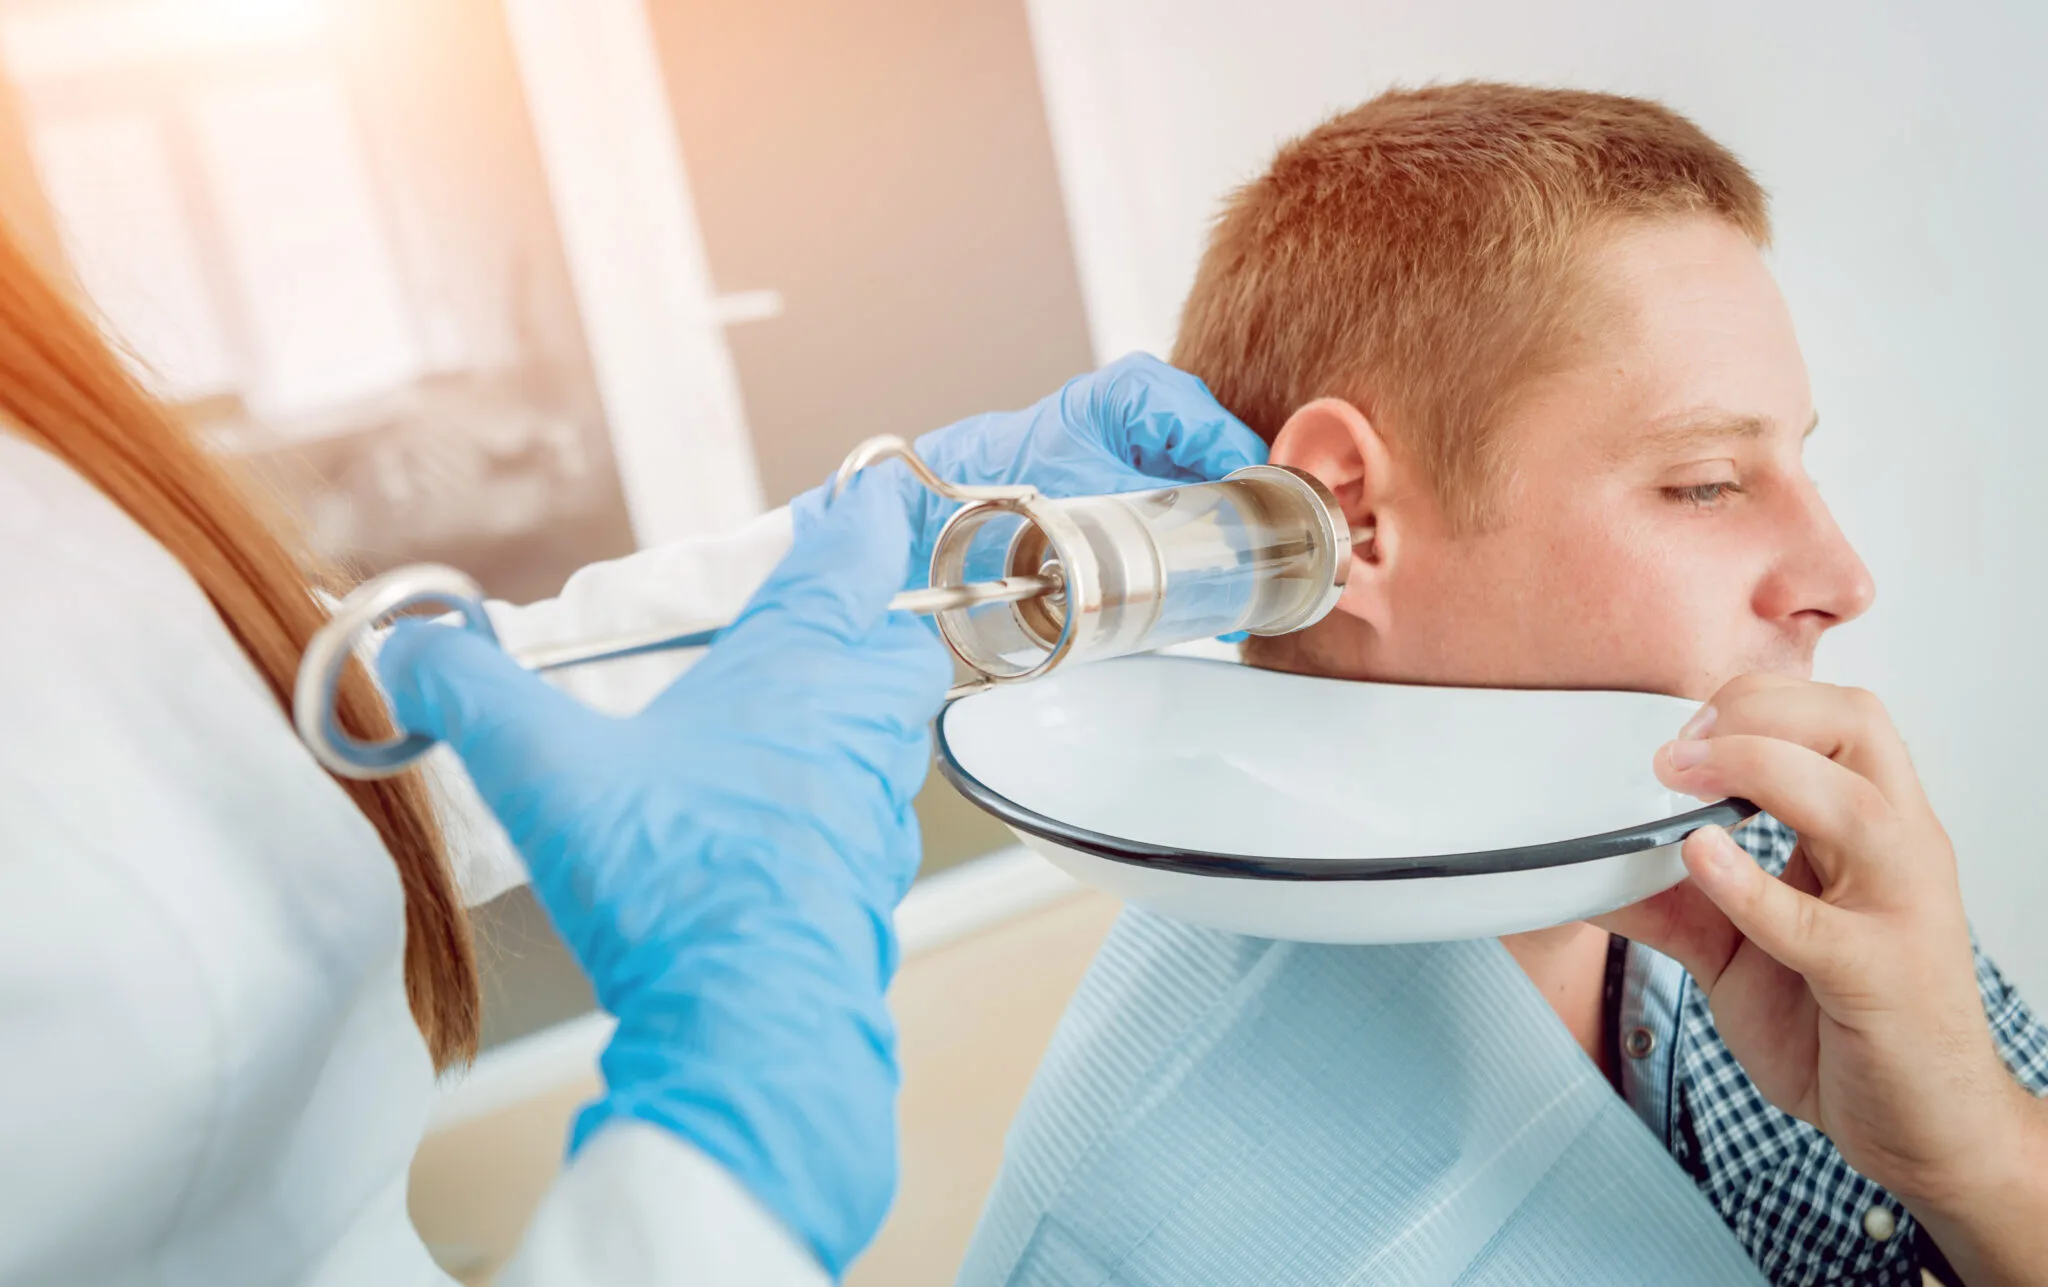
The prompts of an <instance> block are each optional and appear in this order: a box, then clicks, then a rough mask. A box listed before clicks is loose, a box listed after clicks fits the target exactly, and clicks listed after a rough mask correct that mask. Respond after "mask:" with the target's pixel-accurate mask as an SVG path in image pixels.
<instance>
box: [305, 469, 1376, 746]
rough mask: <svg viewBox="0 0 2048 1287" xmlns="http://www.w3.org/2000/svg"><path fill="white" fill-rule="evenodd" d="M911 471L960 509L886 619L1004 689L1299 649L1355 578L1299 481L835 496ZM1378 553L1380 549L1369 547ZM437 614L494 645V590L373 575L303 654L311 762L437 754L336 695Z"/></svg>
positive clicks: (540, 659)
mask: <svg viewBox="0 0 2048 1287" xmlns="http://www.w3.org/2000/svg"><path fill="white" fill-rule="evenodd" d="M888 460H900V461H902V462H903V463H904V464H905V465H906V466H907V467H908V468H909V469H910V471H911V473H912V474H913V475H914V476H915V477H916V478H917V480H918V482H919V483H921V484H922V485H924V486H925V487H927V488H929V489H930V490H931V491H933V492H935V493H937V494H938V495H939V496H942V497H944V498H946V499H948V500H952V501H958V502H961V504H962V508H961V509H960V510H958V511H957V512H955V513H954V515H953V516H952V518H951V519H949V520H948V521H947V523H946V525H945V526H944V527H943V528H941V529H940V532H939V536H938V540H937V542H936V544H935V546H934V549H933V553H932V561H931V569H930V585H929V586H928V588H925V589H918V590H906V591H904V592H903V593H901V594H898V595H897V596H896V597H895V598H894V599H892V600H890V604H889V606H890V608H891V609H892V610H895V611H900V612H913V613H918V614H921V615H926V616H930V617H932V618H934V619H935V621H936V624H937V626H938V629H939V634H940V636H941V637H942V638H943V639H944V640H945V642H946V646H947V647H948V648H950V649H951V650H952V652H953V655H954V656H956V657H957V658H959V659H960V661H961V662H962V663H963V664H964V665H966V666H967V667H968V668H969V669H970V670H972V671H973V672H974V674H975V676H976V678H975V679H974V680H973V681H971V682H969V683H967V684H964V685H961V686H959V687H957V688H955V689H954V690H953V692H952V693H951V694H950V695H951V696H961V695H964V694H965V693H969V692H973V691H976V690H978V689H981V688H985V687H987V686H989V685H991V684H1001V683H1013V682H1017V681H1020V680H1028V679H1034V678H1037V677H1038V676H1041V675H1044V674H1046V673H1048V672H1050V671H1052V670H1053V669H1055V668H1057V667H1059V666H1061V665H1065V664H1068V663H1072V662H1077V661H1099V660H1104V659H1106V658H1110V657H1121V656H1125V655H1128V654H1130V653H1135V652H1145V651H1148V650H1151V649H1155V648H1163V647H1166V646H1168V645H1170V644H1176V643H1186V642H1188V641H1190V640H1195V639H1206V638H1213V637H1215V636H1218V635H1226V634H1231V633H1234V632H1237V631H1246V632H1248V633H1251V634H1256V635H1278V634H1287V633H1289V632H1291V631H1295V630H1300V629H1304V628H1305V627H1307V626H1310V625H1313V624H1315V623H1316V622H1318V621H1320V620H1322V619H1323V617H1325V616H1326V615H1328V614H1329V611H1330V609H1331V608H1333V607H1334V606H1336V603H1337V599H1338V597H1339V596H1340V595H1341V594H1342V593H1343V589H1344V579H1345V576H1346V574H1347V573H1348V571H1349V570H1350V566H1351V549H1352V544H1353V540H1352V534H1351V530H1350V528H1349V526H1348V525H1347V524H1346V522H1345V519H1344V514H1343V511H1342V509H1341V508H1340V507H1339V505H1338V503H1337V499H1336V497H1335V496H1333V495H1331V493H1330V491H1329V489H1328V488H1326V487H1324V486H1323V485H1322V483H1320V482H1318V481H1317V480H1316V479H1314V478H1312V477H1310V476H1309V475H1308V474H1305V473H1303V472H1301V471H1299V470H1294V469H1289V468H1285V467H1283V466H1278V465H1253V466H1250V467H1248V468H1245V469H1240V470H1238V471H1236V472H1235V473H1233V474H1231V475H1229V476H1228V477H1227V478H1224V479H1222V480H1221V481H1219V482H1213V483H1189V484H1183V485H1180V486H1175V487H1165V488H1160V489H1158V490H1155V491H1143V492H1125V493H1120V494H1115V495H1109V496H1082V497H1072V498H1061V499H1054V498H1052V497H1048V496H1045V495H1042V494H1041V493H1040V492H1039V491H1038V490H1037V489H1036V488H1033V487H1028V486H969V485H963V484H959V483H952V482H948V481H946V480H945V479H943V478H940V477H939V476H938V475H937V474H935V473H933V472H932V470H931V467H930V466H928V465H927V464H925V462H924V461H923V460H922V459H921V458H920V457H919V456H918V455H917V454H916V452H914V451H913V450H911V448H910V446H909V445H908V444H907V443H905V442H904V441H903V440H902V439H900V438H894V437H882V438H871V439H869V440H868V441H866V442H864V443H862V444H861V445H860V446H858V447H856V448H855V449H854V450H853V452H852V454H850V455H849V456H847V458H846V460H845V462H844V463H843V464H841V465H840V467H839V473H838V476H837V478H836V480H835V482H834V489H835V494H836V493H837V489H838V488H841V487H844V486H845V485H846V483H847V481H848V480H849V479H851V478H852V477H853V476H854V475H855V474H857V473H859V472H860V471H861V470H863V469H867V468H870V467H872V466H874V465H877V464H880V463H882V462H885V461H888ZM1368 539H1369V534H1368ZM428 605H438V606H441V607H444V608H446V609H450V610H452V611H454V612H455V613H457V614H459V615H460V616H461V618H462V623H463V625H464V626H465V627H466V628H467V629H469V630H471V631H473V632H475V633H477V634H480V635H482V636H484V637H485V638H487V639H490V640H491V641H492V642H494V643H495V642H497V634H496V632H495V631H494V630H493V629H492V627H491V623H490V617H489V616H488V615H487V614H486V612H485V611H484V595H483V589H482V587H480V586H479V585H478V584H477V583H476V581H475V580H474V579H473V578H471V577H469V576H468V575H466V574H464V573H462V572H460V571H457V570H456V569H454V568H451V567H446V566H443V565H439V564H421V565H416V566H412V567H403V568H397V569H394V570H393V571H390V572H386V573H384V574H382V575H380V576H376V577H372V578H370V579H369V580H367V581H365V582H363V583H362V584H361V585H359V586H357V587H356V588H355V589H354V590H352V591H350V592H349V594H348V595H347V596H346V597H345V598H343V599H342V601H341V603H340V604H339V605H338V606H337V607H336V609H335V611H334V614H333V617H332V619H331V620H330V621H329V622H328V624H327V625H326V626H324V627H322V628H321V630H320V631H319V632H318V633H317V634H316V635H315V636H314V637H313V640H312V642H311V643H310V644H308V645H307V648H306V652H305V656H304V657H303V658H302V659H301V661H300V665H299V674H298V683H297V687H296V689H295V691H294V693H293V711H292V714H293V722H294V724H295V725H296V727H297V729H298V732H299V736H300V738H301V739H302V740H303V741H304V742H305V743H306V746H307V747H308V748H309V749H310V750H311V751H312V752H313V755H314V758H316V759H318V760H319V761H320V763H321V764H323V765H325V766H326V767H327V768H328V769H329V770H331V771H332V772H334V773H337V774H339V775H341V776H343V777H349V778H378V777H388V776H390V775H392V774H395V773H399V772H402V771H404V770H405V769H406V768H407V767H408V766H410V765H411V764H412V763H413V761H415V760H417V759H418V758H419V757H420V756H422V755H424V754H425V753H426V751H427V749H428V748H429V747H430V746H431V745H432V743H431V741H430V740H429V739H427V738H424V737H421V736H419V735H416V734H414V735H407V736H405V737H401V738H395V739H389V740H385V741H379V742H372V741H366V740H364V739H361V738H357V737H354V736H352V735H350V734H348V733H346V732H344V731H343V730H342V728H341V727H340V724H339V722H338V720H337V719H336V717H335V713H334V699H335V692H336V690H337V688H338V687H339V685H340V682H341V675H342V670H343V668H344V666H345V665H346V664H347V661H348V658H349V657H350V656H351V655H352V654H353V652H354V650H355V647H356V645H357V643H358V642H359V641H360V640H361V639H362V638H363V637H364V636H365V634H366V633H367V632H369V631H371V630H374V629H376V628H377V627H378V626H380V625H381V624H383V623H385V622H387V621H388V620H389V619H390V618H392V617H393V616H395V615H397V614H399V613H402V612H405V611H408V610H410V609H414V608H419V607H424V606H428ZM725 628H726V627H725V626H722V625H720V626H703V625H694V626H689V627H687V628H675V629H661V630H653V631H647V632H642V633H638V634H632V635H616V636H609V637H605V638H599V639H590V640H582V641H578V642H575V643H567V644H559V645H551V646H547V647H539V648H531V649H524V650H520V651H517V652H514V653H513V659H514V660H515V661H517V662H518V663H519V664H520V665H522V666H524V667H526V668H527V669H529V670H534V671H556V670H567V669H571V668H574V667H578V666H591V665H597V664H600V663H603V662H610V661H618V660H621V659H623V658H627V657H638V656H644V655H646V654H649V653H658V652H669V651H673V650H676V649H684V648H702V647H705V646H708V645H709V644H711V643H713V642H715V641H716V640H717V638H718V637H719V635H720V634H721V633H723V631H724V630H725Z"/></svg>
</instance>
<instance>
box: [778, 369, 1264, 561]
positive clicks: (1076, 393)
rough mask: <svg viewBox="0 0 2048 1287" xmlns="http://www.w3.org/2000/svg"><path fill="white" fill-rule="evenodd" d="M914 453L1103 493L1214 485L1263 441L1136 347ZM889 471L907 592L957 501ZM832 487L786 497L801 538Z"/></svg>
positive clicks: (949, 475) (958, 469) (974, 470)
mask: <svg viewBox="0 0 2048 1287" xmlns="http://www.w3.org/2000/svg"><path fill="white" fill-rule="evenodd" d="M917 453H918V455H920V456H922V457H924V459H925V462H926V463H927V464H929V465H930V466H931V467H932V469H933V471H934V472H936V473H937V474H938V475H939V476H940V477H941V478H945V479H947V480H948V481H951V482H956V483H976V484H994V483H1030V484H1031V485H1032V486H1034V487H1036V488H1038V490H1039V491H1041V492H1044V493H1045V494H1046V495H1048V496H1105V495H1108V494H1110V493H1112V492H1133V491H1143V490H1146V489H1149V488H1154V487H1168V486H1171V485H1173V484H1174V483H1199V482H1211V481H1213V480H1215V479H1218V478H1221V477H1223V476H1224V475H1225V474H1227V473H1230V472H1231V471H1232V470H1235V469H1242V468H1244V467H1245V466H1246V465H1260V464H1264V463H1265V460H1266V444H1265V443H1264V442H1262V441H1260V440H1259V436H1258V435H1257V434H1255V433H1253V432H1252V431H1251V430H1250V429H1247V428H1245V426H1244V424H1243V422H1241V421H1240V420H1238V418H1237V417H1236V416H1233V415H1231V414H1230V413H1229V412H1228V411H1225V410H1224V409H1223V407H1222V405H1221V404H1220V403H1218V402H1217V401H1216V399H1215V398H1213V397H1211V396H1210V394H1209V390H1208V387H1207V386H1205V385H1204V384H1203V383H1202V382H1201V381H1200V380H1198V379H1196V378H1195V377H1194V376H1192V375H1189V374H1188V373H1187V372H1185V371H1181V370H1177V369H1175V368H1174V367H1170V366H1168V365H1167V364H1166V363H1164V362H1161V361H1160V360H1159V359H1158V358H1155V357H1152V356H1151V355H1149V354H1145V353H1133V354H1131V355H1129V356H1128V357H1123V358H1119V359H1118V360H1116V361H1115V362H1112V363H1110V364H1109V365H1108V366H1106V367H1103V368H1102V369H1101V370H1099V371H1094V372H1091V373H1089V374H1087V375H1081V376H1076V377H1074V378H1073V379H1071V380H1069V381H1067V382H1066V384H1065V385H1063V386H1062V387H1061V388H1060V391H1059V392H1058V393H1055V394H1053V395H1051V396H1050V397H1047V398H1044V399H1041V400H1040V401H1039V402H1038V403H1037V405H1035V406H1031V407H1027V408H1025V409H1024V410H1022V411H994V412H990V413H988V414H987V415H979V416H971V417H969V418H968V419H966V420H962V421H960V422H959V423H958V424H953V425H948V426H946V427H945V428H944V429H934V430H932V431H931V432H930V433H928V434H926V435H924V436H923V437H922V438H919V439H918V440H917ZM879 472H881V473H883V474H885V475H887V476H888V477H890V478H892V479H893V480H894V481H895V483H896V485H897V487H899V488H900V489H901V490H902V493H903V499H904V503H905V504H906V505H907V506H908V507H909V508H910V513H911V530H912V532H913V534H914V535H913V544H912V548H911V556H910V576H909V578H908V579H907V580H906V581H905V586H906V588H909V589H916V588H918V587H920V586H923V585H925V584H926V583H927V581H928V579H929V577H930V575H931V565H932V549H933V546H934V545H935V544H936V543H937V541H938V536H939V529H940V528H941V527H943V526H945V523H946V519H947V518H948V517H950V516H951V515H952V513H953V511H954V510H956V509H958V508H959V505H958V504H956V503H955V502H952V501H948V500H945V499H944V498H942V497H940V496H937V495H934V494H933V493H932V492H930V491H927V490H926V489H925V488H924V487H923V486H921V485H920V484H919V483H918V482H917V480H916V479H914V478H912V477H911V476H910V474H909V472H908V471H907V470H904V469H902V468H900V467H899V468H895V469H885V470H882V471H879ZM831 490H832V484H831V483H830V482H829V481H828V482H827V483H825V485H824V486H822V487H818V488H814V489H813V490H811V491H808V492H805V493H804V494H803V495H801V496H799V497H797V498H796V499H795V500H794V501H792V502H791V503H790V510H791V512H792V514H793V515H794V518H795V524H796V531H797V533H798V535H799V536H801V535H802V534H803V533H804V531H805V529H806V528H807V527H808V526H809V524H810V523H811V522H812V521H814V519H815V518H816V516H817V515H819V514H821V513H823V512H824V509H825V503H826V500H827V498H828V497H829V496H830V495H831Z"/></svg>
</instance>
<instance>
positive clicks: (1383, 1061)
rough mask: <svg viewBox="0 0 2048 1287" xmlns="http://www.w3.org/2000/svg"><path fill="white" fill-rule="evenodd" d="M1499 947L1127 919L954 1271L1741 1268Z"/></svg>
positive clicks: (1379, 1275)
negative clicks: (1297, 939) (1281, 938)
mask: <svg viewBox="0 0 2048 1287" xmlns="http://www.w3.org/2000/svg"><path fill="white" fill-rule="evenodd" d="M1762 1281H1763V1279H1762V1278H1761V1276H1760V1275H1759V1274H1758V1272H1757V1270H1756V1268H1755V1267H1754V1266H1753V1265H1752V1264H1751V1263H1750V1261H1749V1259H1748V1258H1747V1257H1746V1256H1745V1255H1744V1254H1743V1252H1742V1248H1741V1247H1740V1245H1739V1244H1738V1243H1737V1242H1736V1241H1735V1238H1734V1235H1733V1234H1731V1233H1730V1232H1729V1231H1728V1229H1727V1228H1726V1226H1724V1225H1723V1224H1722V1223H1721V1221H1720V1219H1719V1218H1718V1217H1717V1216H1716V1215H1715V1213H1714V1211H1713V1209H1712V1208H1711V1207H1709V1206H1708V1205H1707V1203H1706V1200H1705V1199H1704V1198H1702V1197H1701V1196H1700V1194H1699V1192H1698V1191H1697V1190H1696V1189H1695V1188H1694V1187H1693V1184H1692V1181H1691V1180H1690V1179H1688V1178H1687V1177H1686V1175H1685V1174H1684V1173H1683V1172H1682V1171H1680V1170H1679V1168H1678V1166H1677V1164H1676V1163H1674V1162H1673V1161H1672V1160H1671V1158H1670V1157H1669V1156H1668V1155H1667V1154H1666V1153H1665V1152H1664V1150H1663V1149H1662V1148H1661V1147H1659V1145H1658V1143H1657V1141H1656V1140H1655V1139H1653V1138H1652V1137H1651V1135H1650V1133H1649V1132H1648V1131H1647V1130H1645V1129H1644V1127H1643V1125H1642V1123H1641V1122H1640V1121H1638V1120H1637V1118H1636V1117H1635V1115H1634V1113H1633V1112H1631V1111H1630V1109H1629V1107H1628V1105H1627V1104H1626V1103H1624V1102H1623V1101H1622V1100H1621V1098H1620V1097H1619V1096H1617V1095H1616V1094H1615V1093H1614V1091H1613V1089H1612V1088H1611V1087H1609V1085H1608V1084H1607V1082H1606V1080H1605V1079H1604V1078H1603V1077H1602V1076H1601V1075H1600V1073H1599V1071H1598V1069H1596V1068H1595V1067H1594V1066H1593V1065H1592V1064H1591V1063H1590V1062H1589V1061H1588V1060H1587V1059H1586V1057H1585V1055H1584V1053H1583V1052H1582V1051H1580V1050H1579V1048H1578V1046H1577V1045H1576V1044H1575V1043H1574V1042H1573V1041H1572V1040H1571V1038H1570V1036H1569V1035H1568V1034H1567V1033H1566V1032H1565V1030H1564V1028H1563V1026H1562V1025H1561V1024H1559V1023H1558V1022H1557V1019H1556V1016H1555V1015H1554V1014H1553V1013H1552V1012H1551V1011H1550V1009H1549V1007H1548V1006H1547V1005H1546V1004H1545V1003H1544V1001H1543V999H1542V997H1541V996H1539V995H1538V994H1537V992H1536V990H1535V988H1534V986H1533V985H1532V984H1531V983H1530V982H1529V979H1528V977H1527V976H1526V975H1524V974H1523V973H1522V971H1521V970H1520V969H1519V968H1518V967H1517V966H1516V965H1515V963H1514V960H1513V959H1512V958H1511V957H1510V956H1509V955H1508V954H1507V951H1506V949H1505V948H1503V947H1501V945H1500V944H1499V943H1498V942H1496V941H1494V940H1492V939H1484V940H1479V941H1473V942H1459V943H1434V944H1421V945H1415V946H1405V947H1370V948H1360V947H1328V946H1320V945H1312V944H1301V943H1280V942H1273V941H1270V940H1265V939H1250V938H1243V937H1239V936H1237V935H1232V934H1225V933H1220V932H1218V931H1214V930H1205V929H1197V928H1194V927H1191V926H1187V925H1181V924H1177V923H1174V922H1170V921H1165V920H1162V919H1160V918H1157V917H1153V916H1149V915H1146V914H1144V913H1140V912H1131V913H1127V914H1126V915H1125V916H1124V917H1123V919H1122V920H1121V921H1120V922H1119V923H1118V925H1117V927H1116V929H1115V930H1114V931H1113V932H1112V933H1111V934H1110V936H1109V939H1108V941H1107V942H1106V943H1105V944H1104V945H1103V948H1102V952H1101V955H1100V956H1099V957H1098V958H1097V960H1096V962H1095V965H1094V967H1093V969H1092V970H1091V971H1090V972H1089V975H1088V978H1087V980H1086V981H1085V982H1084V983H1083V984H1082V986H1081V989H1080V991H1079V993H1078V994H1077V995H1076V996H1075V998H1074V1002H1073V1005H1072V1007H1071V1008H1070V1009H1069V1010H1068V1012H1067V1015H1066V1017H1065V1019H1064V1020H1062V1022H1061V1024H1060V1028H1059V1031H1058V1033H1057V1035H1056V1036H1055V1037H1054V1039H1053V1043H1052V1047H1051V1049H1050V1050H1049V1051H1048V1052H1047V1054H1046V1058H1045V1062H1044V1064H1043V1065H1042V1066H1041V1067H1040V1069H1039V1072H1038V1077H1037V1080H1036V1081H1035V1082H1034V1083H1033V1084H1032V1087H1031V1092H1030V1094H1029V1095H1028V1096H1027V1097H1026V1099H1025V1102H1024V1106H1023V1108H1022V1110H1021V1111H1020V1112H1019V1113H1018V1116H1017V1120H1016V1122H1015V1123H1014V1124H1013V1125H1012V1127H1011V1129H1010V1136H1009V1143H1008V1146H1007V1149H1006V1151H1005V1157H1004V1161H1003V1170H1002V1174H1001V1175H1000V1177H999V1178H998V1179H997V1182H996V1186H995V1189H994V1191H993V1192H992V1193H991V1195H990V1197H989V1202H988V1206H987V1208H986V1210H985V1211H984V1212H983V1214H982V1221H981V1226H980V1228H979V1229H978V1230H977V1231H976V1233H975V1237H974V1243H973V1245H972V1247H971V1248H970V1249H969V1251H968V1255H967V1260H966V1263H965V1264H964V1265H963V1267H962V1269H961V1272H960V1278H959V1282H960V1284H961V1285H962V1287H993V1285H994V1284H1005V1285H1008V1287H1112V1285H1113V1287H1195V1285H1197V1284H1199V1285H1203V1287H1207V1285H1209V1284H1216V1285H1219V1287H1223V1285H1234V1284H1243V1285H1244V1287H1330V1285H1331V1284H1353V1283H1356V1284H1367V1283H1369V1284H1373V1285H1374V1287H1381V1285H1382V1284H1415V1285H1417V1287H1441V1285H1443V1284H1458V1285H1460V1287H1481V1285H1489V1287H1490V1285H1493V1284H1500V1285H1501V1287H1508V1285H1511V1284H1512V1285H1513V1287H1527V1285H1529V1284H1545V1283H1555V1284H1558V1285H1559V1287H1592V1285H1596V1284H1622V1283H1629V1284H1646V1285H1647V1284H1655V1285H1656V1287H1688V1285H1690V1284H1700V1285H1702V1287H1705V1285H1709V1284H1711V1285H1712V1287H1726V1285H1727V1284H1760V1283H1761V1282H1762Z"/></svg>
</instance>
